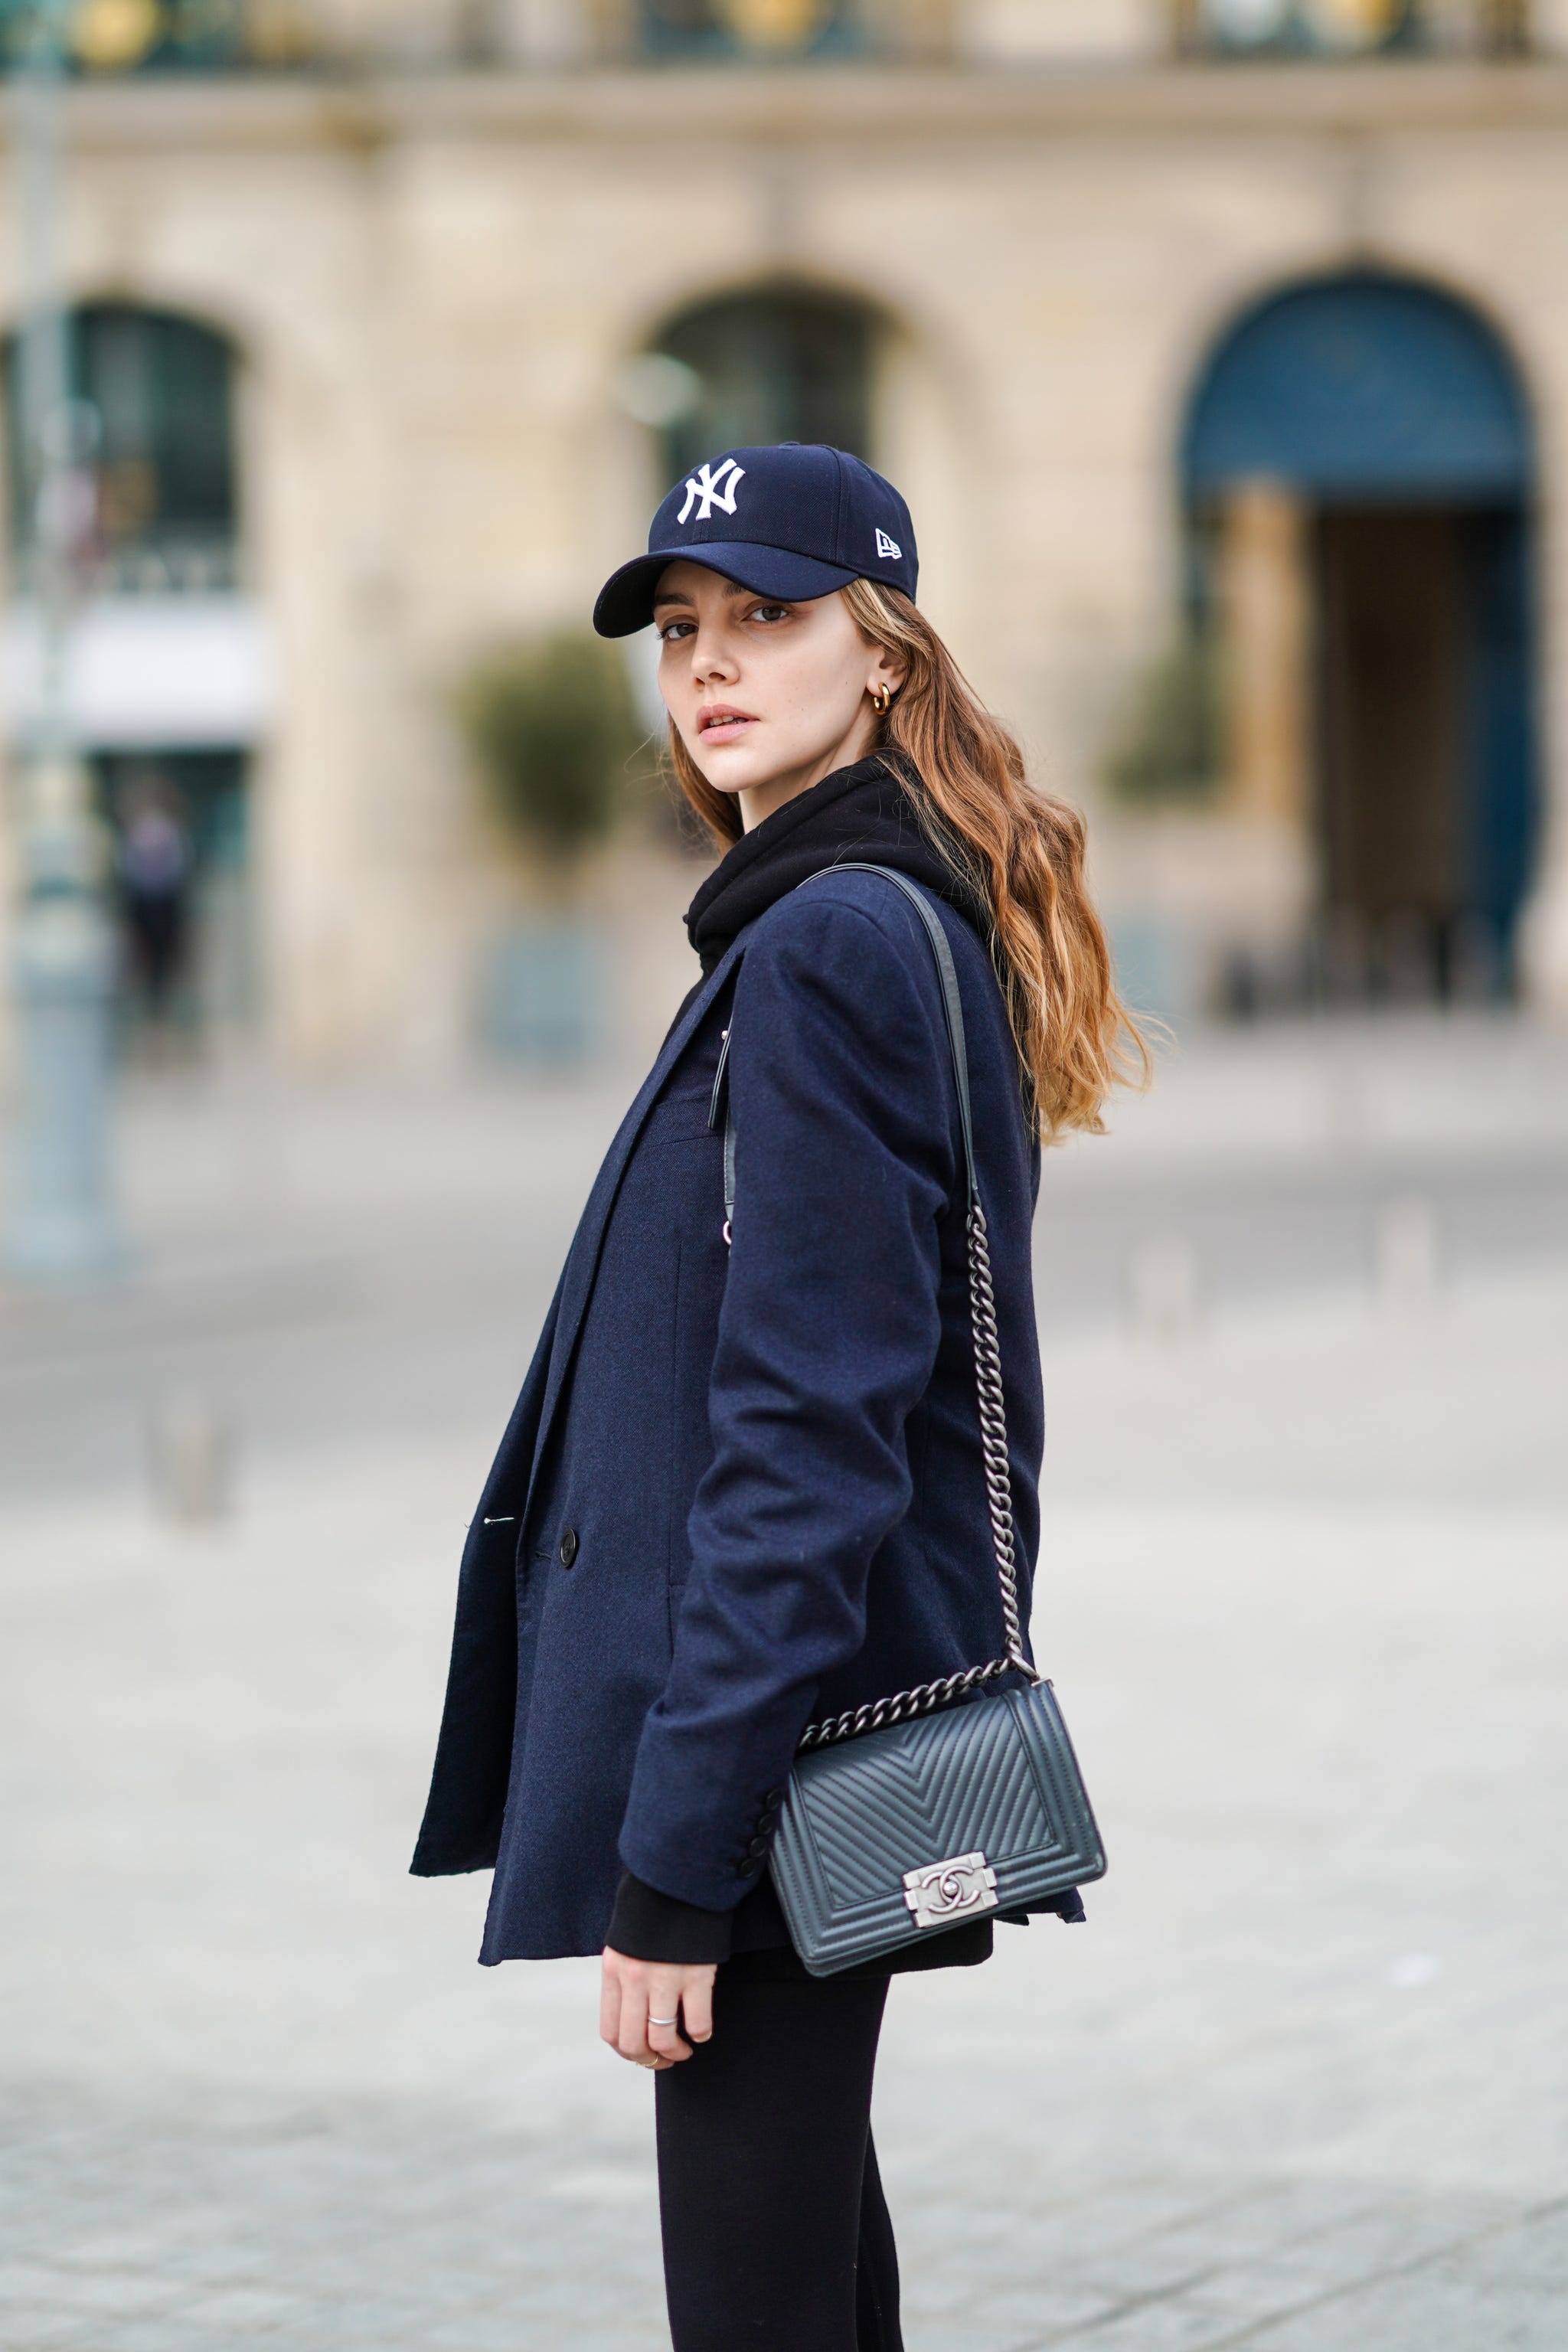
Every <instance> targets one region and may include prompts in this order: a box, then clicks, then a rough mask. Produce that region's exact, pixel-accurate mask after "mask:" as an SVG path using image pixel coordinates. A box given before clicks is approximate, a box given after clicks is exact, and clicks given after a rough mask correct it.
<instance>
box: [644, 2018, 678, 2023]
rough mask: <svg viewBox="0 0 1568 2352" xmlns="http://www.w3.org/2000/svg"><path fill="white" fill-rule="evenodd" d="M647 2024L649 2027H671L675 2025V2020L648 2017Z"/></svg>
mask: <svg viewBox="0 0 1568 2352" xmlns="http://www.w3.org/2000/svg"><path fill="white" fill-rule="evenodd" d="M648 2023H649V2024H650V2025H673V2024H674V2023H675V2020H674V2018H673V2017H650V2018H649V2019H648Z"/></svg>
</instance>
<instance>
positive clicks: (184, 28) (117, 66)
mask: <svg viewBox="0 0 1568 2352" xmlns="http://www.w3.org/2000/svg"><path fill="white" fill-rule="evenodd" d="M44 13H45V9H44V0H0V56H3V58H4V61H5V64H6V65H7V66H15V65H16V64H18V63H19V62H20V61H21V60H22V58H25V57H26V55H27V53H28V51H29V49H30V48H31V47H32V44H33V41H34V39H35V37H36V34H37V29H38V25H39V20H40V18H41V17H42V16H44ZM253 13H254V12H252V11H250V10H247V5H246V0H66V4H65V5H56V6H55V7H54V9H53V11H52V15H53V24H52V26H51V27H50V29H51V30H52V32H53V35H54V37H55V40H56V41H57V42H58V47H59V52H60V56H61V58H62V61H63V62H64V64H65V65H66V66H67V67H68V68H74V69H75V70H76V71H78V72H81V73H88V74H119V73H142V72H164V73H168V72H174V73H178V72H181V71H184V72H190V71H196V72H201V71H204V70H205V71H207V72H214V71H223V70H225V69H226V68H231V67H233V66H235V65H237V64H239V63H241V62H243V61H244V60H245V58H246V57H247V54H249V53H250V52H252V51H256V50H257V49H258V47H259V49H260V52H261V54H262V55H263V56H265V55H266V53H267V47H268V44H267V38H266V32H267V26H268V19H269V17H276V16H279V11H278V10H277V9H272V10H265V9H264V10H263V11H262V12H261V23H260V27H259V29H260V30H261V32H262V36H263V37H262V40H261V42H260V43H259V45H258V42H257V40H256V37H255V35H256V32H257V30H258V27H257V26H254V25H253V24H252V22H251V16H252V14H253ZM303 13H304V12H302V11H300V10H294V11H293V12H292V15H293V16H294V17H295V18H297V19H300V20H301V23H302V19H303Z"/></svg>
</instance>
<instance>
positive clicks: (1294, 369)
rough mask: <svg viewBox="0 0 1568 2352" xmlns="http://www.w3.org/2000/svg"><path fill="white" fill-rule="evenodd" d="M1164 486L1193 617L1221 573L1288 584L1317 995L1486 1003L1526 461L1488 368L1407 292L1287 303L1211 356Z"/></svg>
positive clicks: (1498, 938) (1381, 285)
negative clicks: (1178, 479) (1180, 529)
mask: <svg viewBox="0 0 1568 2352" xmlns="http://www.w3.org/2000/svg"><path fill="white" fill-rule="evenodd" d="M1182 463H1183V476H1184V491H1185V498H1186V506H1187V514H1188V518H1189V524H1190V528H1191V531H1192V544H1193V547H1194V556H1195V558H1196V561H1195V563H1194V594H1195V597H1196V599H1197V601H1198V603H1199V604H1200V605H1201V604H1205V602H1206V603H1209V604H1213V603H1214V602H1215V600H1216V598H1219V597H1220V589H1219V584H1218V583H1220V582H1221V580H1222V578H1223V575H1224V572H1225V570H1226V564H1227V562H1230V563H1231V565H1232V568H1233V571H1239V572H1245V570H1246V567H1247V563H1248V562H1250V563H1251V564H1252V566H1253V570H1252V574H1251V576H1252V577H1253V578H1254V579H1257V578H1258V577H1259V576H1260V574H1259V570H1258V567H1259V565H1260V564H1261V565H1262V567H1263V569H1264V571H1267V568H1268V565H1269V564H1272V565H1273V566H1274V567H1275V571H1276V574H1277V578H1276V594H1277V602H1278V601H1280V600H1283V601H1287V602H1288V601H1289V594H1290V593H1291V585H1290V582H1289V579H1287V578H1286V575H1287V574H1289V573H1290V572H1294V574H1295V590H1296V592H1297V593H1298V594H1299V599H1300V609H1301V612H1302V614H1303V626H1302V628H1301V630H1300V660H1301V665H1302V675H1301V677H1300V690H1299V693H1298V696H1297V707H1298V708H1299V710H1300V719H1301V730H1302V735H1303V741H1302V744H1301V771H1302V798H1303V800H1304V802H1305V807H1304V808H1303V811H1302V814H1303V817H1304V819H1305V821H1306V822H1307V823H1308V824H1310V831H1311V836H1312V843H1313V852H1314V859H1313V862H1314V866H1315V871H1316V881H1317V896H1318V901H1319V906H1320V909H1321V918H1322V924H1321V932H1322V938H1323V940H1324V941H1325V942H1326V943H1327V950H1328V953H1329V955H1330V958H1331V961H1333V959H1334V958H1335V957H1336V956H1337V959H1338V966H1339V971H1340V976H1341V978H1342V980H1348V982H1349V984H1350V985H1351V987H1352V989H1353V988H1357V987H1361V986H1365V987H1370V988H1371V989H1373V991H1374V992H1375V991H1377V990H1379V989H1382V988H1385V987H1388V988H1393V987H1396V986H1398V985H1399V984H1400V981H1401V975H1402V974H1403V979H1404V983H1405V986H1407V987H1408V985H1409V982H1410V977H1411V974H1412V973H1414V974H1415V983H1416V985H1417V987H1419V986H1420V985H1421V984H1422V975H1423V974H1425V980H1426V985H1429V986H1430V987H1432V988H1435V989H1436V990H1438V991H1440V992H1447V991H1449V990H1451V989H1452V988H1454V987H1456V986H1458V985H1461V984H1465V985H1469V986H1474V985H1475V984H1476V974H1477V973H1478V972H1480V973H1482V974H1483V975H1484V974H1486V973H1488V972H1489V973H1490V974H1491V975H1492V976H1493V978H1494V979H1495V981H1496V982H1498V983H1499V984H1501V983H1502V982H1505V981H1506V979H1507V976H1508V974H1509V971H1510V961H1511V954H1512V945H1513V934H1514V929H1515V925H1516V921H1517V918H1518V914H1519V910H1520V907H1521V900H1522V898H1523V897H1524V894H1525V890H1526V887H1527V884H1528V881H1529V877H1530V866H1531V853H1532V847H1533V839H1534V833H1535V803H1536V780H1535V756H1534V742H1533V730H1532V691H1531V689H1532V654H1531V635H1532V614H1531V548H1530V539H1531V508H1532V500H1533V490H1534V459H1533V448H1532V438H1531V426H1530V418H1529V413H1528V408H1527V404H1526V400H1525V397H1524V393H1523V389H1522V386H1521V382H1520V379H1519V375H1518V373H1517V370H1516V369H1515V367H1514V364H1513V362H1512V360H1511V359H1510V355H1509V353H1508V352H1506V350H1505V349H1504V347H1503V346H1502V344H1501V342H1500V341H1499V339H1498V337H1497V336H1496V334H1495V333H1494V332H1493V331H1492V330H1491V329H1490V328H1489V326H1488V325H1487V324H1486V322H1485V321H1484V320H1482V319H1481V318H1480V317H1479V315H1478V314H1477V313H1476V312H1474V311H1473V310H1470V309H1468V307H1467V306H1466V305H1464V304H1462V303H1460V302H1458V301H1457V300H1455V299H1453V298H1452V297H1450V296H1448V295H1447V294H1444V293H1441V292H1439V291H1437V290H1436V289H1433V288H1431V287H1428V286H1426V285H1422V284H1418V283H1415V282H1414V281H1411V280H1407V279H1403V278H1394V277H1392V276H1386V275H1383V274H1378V273H1373V272H1363V273H1357V274H1354V275H1351V276H1345V277H1341V278H1332V279H1325V280H1321V281H1319V282H1315V283H1312V284H1310V285H1306V286H1300V287H1296V288H1293V289H1289V290H1288V291H1285V292H1282V293H1280V294H1278V295H1275V296H1274V297H1272V298H1271V299H1268V300H1267V301H1265V302H1263V303H1261V304H1259V305H1258V307H1257V308H1255V309H1253V310H1250V311H1248V312H1247V315H1246V316H1245V317H1244V318H1243V319H1242V320H1240V321H1239V323H1238V324H1237V325H1236V326H1235V327H1234V328H1233V329H1232V330H1231V331H1230V332H1229V333H1228V334H1227V335H1226V338H1225V339H1224V341H1223V342H1222V343H1221V344H1220V346H1219V348H1218V350H1217V351H1216V352H1215V353H1214V355H1213V356H1212V357H1211V359H1210V361H1209V362H1208V364H1207V366H1206V367H1205V371H1204V373H1203V376H1202V379H1201V381H1200V383H1199V384H1198V387H1197V390H1196V392H1195V394H1194V398H1193V401H1192V404H1191V407H1190V409H1189V413H1188V417H1187V423H1186V431H1185V435H1184V445H1183V453H1182ZM1238 548H1241V549H1242V550H1243V555H1242V558H1241V561H1240V562H1239V564H1238V563H1237V549H1238ZM1247 549H1250V553H1247ZM1221 601H1223V600H1221ZM1231 649H1232V652H1233V655H1234V654H1236V653H1237V646H1235V643H1234V638H1233V644H1232V648H1231Z"/></svg>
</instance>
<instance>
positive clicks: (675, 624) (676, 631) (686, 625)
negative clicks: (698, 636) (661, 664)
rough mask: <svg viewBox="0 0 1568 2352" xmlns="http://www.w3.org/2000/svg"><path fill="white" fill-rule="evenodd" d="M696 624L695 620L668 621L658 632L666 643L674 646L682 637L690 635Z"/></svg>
mask: <svg viewBox="0 0 1568 2352" xmlns="http://www.w3.org/2000/svg"><path fill="white" fill-rule="evenodd" d="M695 627H696V623H695V622H694V621H666V623H665V624H664V626H663V627H662V628H661V629H660V631H659V633H658V634H659V637H660V639H661V640H662V642H663V643H664V644H665V645H667V646H673V645H675V644H676V643H678V642H679V639H680V638H681V637H689V635H691V632H692V630H693V629H694V628H695Z"/></svg>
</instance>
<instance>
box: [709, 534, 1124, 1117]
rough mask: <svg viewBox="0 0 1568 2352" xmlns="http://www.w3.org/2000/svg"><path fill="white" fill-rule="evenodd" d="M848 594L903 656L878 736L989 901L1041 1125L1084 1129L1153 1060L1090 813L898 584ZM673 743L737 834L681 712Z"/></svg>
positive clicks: (720, 828) (737, 821)
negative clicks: (1122, 984)
mask: <svg viewBox="0 0 1568 2352" xmlns="http://www.w3.org/2000/svg"><path fill="white" fill-rule="evenodd" d="M842 593H843V597H844V601H845V603H846V604H847V606H848V607H849V610H850V612H851V614H853V615H854V618H855V620H856V623H857V625H858V627H859V628H860V630H861V632H862V634H863V635H865V636H866V637H867V638H868V640H869V642H870V643H871V644H872V645H876V646H882V647H883V649H884V650H885V651H886V652H888V653H889V654H890V655H892V656H894V657H895V658H896V659H897V660H898V661H900V663H902V665H903V667H904V682H903V684H902V686H901V687H900V689H899V691H898V694H897V696H896V697H895V698H894V701H893V705H892V708H891V709H890V710H889V712H888V714H887V716H886V718H885V719H883V720H882V721H881V726H880V730H879V738H878V741H877V743H876V744H875V745H874V746H873V749H876V750H884V751H889V752H890V753H892V754H894V755H896V756H897V772H898V774H899V776H900V782H902V783H903V784H904V786H905V787H906V789H907V790H908V792H909V793H910V798H911V800H912V801H913V803H914V807H915V812H916V814H917V815H918V817H919V819H920V822H921V825H922V827H923V828H924V830H925V832H926V834H927V835H929V837H930V839H931V842H932V844H933V845H934V846H935V847H936V848H937V850H938V851H939V852H940V854H941V855H942V856H943V857H945V858H946V860H947V861H948V863H949V865H950V866H952V868H953V869H954V871H955V872H956V873H957V874H958V875H959V877H961V878H962V879H963V881H965V882H966V883H967V884H968V885H969V887H970V888H971V889H972V890H973V892H974V893H975V894H976V896H977V897H978V898H980V899H981V901H982V902H983V903H984V906H985V908H987V910H988V911H989V914H990V918H991V942H990V944H991V957H992V961H993V962H994V965H995V968H996V976H997V979H998V980H999V981H1000V982H1001V984H1002V992H1003V995H1004V997H1005V1001H1006V1005H1007V1017H1008V1020H1009V1021H1010V1022H1011V1024H1012V1028H1013V1035H1014V1037H1015V1039H1016V1042H1017V1047H1018V1055H1019V1059H1020V1061H1021V1062H1022V1064H1023V1066H1024V1074H1025V1077H1026V1083H1027V1091H1028V1094H1029V1096H1030V1097H1031V1099H1032V1102H1033V1106H1034V1115H1035V1118H1036V1120H1037V1125H1038V1128H1039V1131H1040V1134H1041V1136H1042V1138H1043V1139H1044V1140H1045V1141H1047V1142H1050V1141H1053V1140H1054V1139H1056V1138H1058V1137H1059V1136H1062V1135H1065V1134H1067V1133H1068V1131H1069V1130H1071V1129H1075V1128H1078V1129H1086V1130H1087V1131H1088V1132H1089V1133H1090V1134H1092V1135H1098V1134H1100V1133H1101V1132H1102V1131H1103V1128H1104V1116H1103V1114H1104V1108H1105V1100H1106V1097H1107V1096H1108V1094H1109V1093H1110V1089H1111V1087H1113V1086H1117V1085H1123V1086H1127V1085H1131V1086H1146V1085H1147V1084H1148V1081H1149V1077H1150V1075H1151V1071H1152V1063H1151V1059H1150V1054H1149V1046H1148V1043H1147V1040H1146V1039H1145V1037H1144V1035H1143V1034H1142V1030H1141V1029H1140V1028H1139V1025H1138V1023H1137V1021H1136V1020H1135V1019H1134V1017H1133V1015H1132V1013H1131V1012H1130V1011H1129V1010H1128V1008H1127V1006H1126V1004H1125V1003H1123V1002H1122V1000H1121V996H1120V995H1119V993H1118V992H1117V988H1116V981H1115V977H1114V974H1113V972H1112V971H1111V963H1110V949H1109V948H1108V947H1107V945H1106V940H1105V932H1104V929H1102V927H1101V924H1100V918H1099V916H1098V915H1097V914H1096V913H1095V910H1094V908H1093V905H1092V904H1091V902H1090V899H1089V892H1088V889H1087V888H1086V887H1085V883H1084V872H1083V866H1084V823H1083V818H1082V816H1081V815H1080V814H1079V812H1078V810H1077V809H1075V808H1072V807H1070V806H1069V805H1068V803H1067V802H1066V801H1059V800H1057V799H1055V798H1054V797H1053V796H1052V795H1051V794H1050V793H1044V792H1041V791H1040V790H1039V789H1038V788H1037V786H1035V785H1033V784H1031V783H1030V782H1029V781H1028V778H1027V776H1026V772H1025V766H1024V755H1023V752H1022V751H1020V750H1019V748H1018V745H1017V743H1016V740H1015V739H1014V738H1013V736H1012V735H1011V734H1009V732H1008V730H1007V729H1006V728H1005V727H1004V726H1003V725H1002V723H1001V721H1000V720H999V719H994V718H993V717H992V716H991V713H990V712H989V711H988V710H987V709H985V707H984V704H983V703H982V702H981V700H980V698H979V697H978V696H977V695H976V694H975V692H974V690H973V687H971V686H970V684H969V682H968V680H967V679H966V678H965V677H964V676H963V672H962V671H961V670H960V668H959V667H958V665H957V663H956V662H955V661H954V660H953V658H952V655H951V654H950V653H949V652H948V649H947V647H946V646H944V645H943V643H942V639H941V638H940V637H939V636H938V635H937V633H936V631H935V630H934V629H933V628H932V627H931V623H930V622H929V621H928V620H927V619H926V618H925V615H924V614H922V613H921V612H920V611H919V610H918V609H917V608H916V606H915V605H914V604H911V603H910V599H909V598H908V597H907V596H906V595H904V594H903V593H902V592H901V591H900V590H899V589H897V588H887V587H884V586H882V584H881V583H879V582H878V581H874V580H852V581H851V582H850V583H849V585H848V586H847V588H846V589H844V590H843V592H842ZM669 753H670V761H671V764H672V766H673V768H674V772H675V777H676V781H677V782H678V783H679V786H680V789H681V791H682V792H683V793H685V795H686V798H687V800H688V801H689V803H690V805H691V806H692V808H693V809H694V810H695V811H696V813H697V814H698V815H699V816H700V818H701V819H702V821H703V823H704V824H706V825H707V827H708V828H709V830H710V833H711V834H712V835H713V836H714V838H715V840H716V841H717V842H718V843H719V844H721V845H722V846H724V847H728V846H729V845H730V844H731V843H732V842H736V841H739V839H740V838H741V834H742V821H741V809H740V803H739V801H738V799H737V798H736V796H735V795H734V794H733V793H721V792H719V791H717V790H716V789H715V788H714V786H713V785H711V784H710V783H709V782H707V781H706V780H705V778H704V777H703V775H702V773H701V772H700V769H699V768H698V766H697V763H696V761H694V760H693V759H692V757H691V754H690V752H689V751H688V750H687V748H686V746H685V744H684V743H683V742H682V740H681V739H680V735H679V730H677V728H676V727H675V725H674V722H673V721H672V722H671V724H670V730H669Z"/></svg>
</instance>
